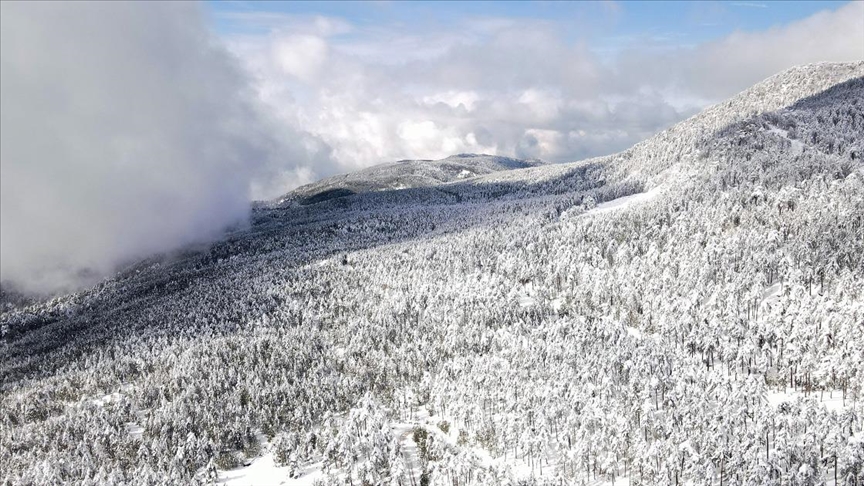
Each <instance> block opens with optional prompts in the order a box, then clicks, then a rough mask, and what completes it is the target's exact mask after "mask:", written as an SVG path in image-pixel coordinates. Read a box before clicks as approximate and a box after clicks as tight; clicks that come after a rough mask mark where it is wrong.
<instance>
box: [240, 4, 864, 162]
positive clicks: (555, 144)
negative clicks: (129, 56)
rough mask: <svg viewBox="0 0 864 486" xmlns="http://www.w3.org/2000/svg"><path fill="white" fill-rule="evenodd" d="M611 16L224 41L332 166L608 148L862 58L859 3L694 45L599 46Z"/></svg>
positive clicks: (297, 28) (668, 40)
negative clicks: (744, 93)
mask: <svg viewBox="0 0 864 486" xmlns="http://www.w3.org/2000/svg"><path fill="white" fill-rule="evenodd" d="M612 5H614V4H612ZM623 8H626V6H625V7H623ZM718 8H723V7H722V5H721V6H719V7H718ZM619 14H620V12H619V11H614V9H613V10H610V12H609V18H608V19H607V18H603V19H601V18H599V17H598V18H597V19H593V18H592V20H596V21H597V23H598V24H600V25H599V26H593V27H592V26H591V25H584V24H585V23H584V22H583V23H582V24H578V23H577V24H575V25H574V24H572V23H570V24H566V25H565V24H563V23H558V22H554V21H549V20H532V19H527V18H522V19H506V18H463V19H460V20H459V21H457V22H455V23H453V24H450V25H442V24H440V23H431V22H430V23H424V22H425V21H424V19H422V18H419V19H418V20H417V23H415V24H411V25H404V24H399V23H394V24H393V25H386V26H381V25H377V26H373V27H370V26H368V25H352V24H351V23H350V22H348V21H347V20H345V19H338V18H327V17H320V16H319V17H315V16H312V17H303V16H292V15H286V14H270V15H268V16H264V15H262V14H261V13H232V14H228V15H231V16H233V20H234V21H237V22H243V21H246V22H247V23H254V24H255V25H257V26H258V27H261V26H266V27H268V28H269V33H267V34H263V35H237V36H233V37H231V38H230V39H229V41H230V47H231V49H232V50H234V51H235V52H237V53H238V54H239V55H240V57H241V58H242V59H244V60H245V61H246V62H247V65H248V67H249V69H250V70H251V71H252V72H253V73H255V77H256V79H257V86H258V89H259V93H260V94H261V97H262V99H263V100H264V101H265V102H266V103H267V104H269V105H271V106H273V107H274V109H275V110H277V111H278V112H279V113H280V114H281V116H282V118H283V120H287V121H289V122H291V123H299V124H301V125H302V126H303V127H304V129H306V130H309V131H310V132H312V133H315V134H316V135H317V136H318V137H320V138H321V139H322V140H324V141H325V142H326V143H327V144H328V145H329V146H330V147H331V148H332V150H333V156H334V158H336V160H337V161H338V162H339V168H340V169H341V170H343V171H350V170H354V169H357V168H360V167H365V166H368V165H371V164H376V163H380V162H384V161H390V160H398V159H404V158H437V157H444V156H447V155H450V154H453V153H455V152H487V153H495V154H500V155H510V156H524V157H540V158H543V159H546V160H549V161H553V162H563V161H572V160H578V159H582V158H585V157H590V156H596V155H602V154H608V153H613V152H615V151H618V150H622V149H624V148H627V147H629V146H630V145H632V144H633V143H635V142H638V141H640V140H642V139H644V138H646V137H648V136H650V135H652V134H654V133H656V132H658V131H660V130H662V129H664V128H666V127H668V126H669V125H671V124H673V123H675V122H678V121H680V120H682V119H684V118H686V117H688V116H690V115H692V114H694V113H696V112H697V111H699V110H701V109H702V108H704V107H705V106H706V105H708V104H710V103H713V102H717V101H720V100H722V99H724V98H726V97H729V96H731V95H734V94H735V93H737V92H739V91H741V90H743V89H745V88H747V87H749V86H750V85H752V84H754V83H756V82H759V81H760V80H762V79H764V78H766V77H768V76H770V75H773V74H775V73H777V72H779V71H782V70H784V69H786V68H789V67H792V66H794V65H798V64H803V63H810V62H819V61H849V60H856V59H861V58H864V4H862V3H860V2H853V3H851V4H849V5H847V6H845V7H842V8H840V9H838V10H835V11H831V10H826V11H823V12H821V13H818V14H816V15H813V16H811V17H809V18H806V19H803V20H800V21H797V22H793V23H790V24H787V25H783V26H778V27H775V28H773V29H770V30H767V31H762V32H736V33H733V34H731V35H729V36H727V37H725V38H721V39H718V40H715V41H712V42H707V43H702V44H695V45H694V44H692V43H687V42H686V41H687V39H686V38H681V37H680V36H678V34H676V33H674V32H672V33H665V34H658V35H651V36H646V37H644V38H641V37H638V38H634V39H630V41H629V42H626V43H624V44H622V45H616V47H615V48H614V49H612V50H611V51H610V50H609V49H605V50H604V49H600V48H598V45H601V44H603V43H604V42H605V43H607V44H609V43H610V42H611V41H609V39H604V38H603V37H602V36H603V35H604V34H603V31H604V29H603V28H601V27H603V26H609V27H610V29H609V30H614V29H612V28H611V27H612V26H613V24H614V22H615V18H616V15H619ZM600 17H602V15H600ZM713 17H718V15H716V13H715V14H714V16H713ZM713 17H712V18H713ZM683 21H684V20H683V19H682V22H683ZM562 22H563V21H562ZM613 44H614V43H613ZM619 44H620V43H619ZM319 173H320V172H319ZM321 175H323V174H321Z"/></svg>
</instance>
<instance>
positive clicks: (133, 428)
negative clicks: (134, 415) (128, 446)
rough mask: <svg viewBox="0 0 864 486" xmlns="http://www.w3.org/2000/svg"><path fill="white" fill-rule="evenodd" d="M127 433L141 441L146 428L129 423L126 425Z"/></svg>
mask: <svg viewBox="0 0 864 486" xmlns="http://www.w3.org/2000/svg"><path fill="white" fill-rule="evenodd" d="M126 432H127V433H128V434H129V435H130V436H132V437H133V438H135V439H140V438H141V436H142V435H144V427H141V426H140V425H138V424H136V423H135V422H129V423H127V424H126Z"/></svg>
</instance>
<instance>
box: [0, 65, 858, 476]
mask: <svg viewBox="0 0 864 486" xmlns="http://www.w3.org/2000/svg"><path fill="white" fill-rule="evenodd" d="M862 155H864V63H854V64H821V65H811V66H804V67H801V68H796V69H793V70H790V71H787V72H785V73H780V74H778V75H777V76H774V77H772V78H769V79H768V80H766V81H765V82H763V83H761V84H759V85H756V86H754V87H753V88H752V89H750V90H748V91H745V92H744V93H742V94H740V95H739V96H736V97H734V98H732V99H731V100H730V101H729V102H725V103H721V104H718V105H716V106H714V107H711V108H709V109H707V110H706V111H705V112H703V113H702V114H700V115H697V116H695V117H693V118H692V119H690V120H687V121H685V122H682V123H681V124H678V125H676V126H675V127H672V128H670V129H669V130H667V131H665V132H663V133H661V134H659V135H658V136H656V137H653V138H652V139H649V140H647V141H645V142H642V143H640V144H638V145H636V146H635V147H633V148H631V149H629V150H627V151H625V152H623V153H621V154H616V155H613V156H609V157H602V158H598V159H592V160H588V161H583V162H578V163H573V164H566V165H548V166H546V165H544V166H540V167H528V168H516V169H512V170H503V169H511V167H512V165H517V164H519V163H521V162H519V161H513V162H512V163H511V162H506V161H502V160H499V159H494V158H489V159H483V160H482V161H481V162H482V163H480V164H474V163H473V162H474V161H473V158H464V157H463V158H457V159H455V160H456V161H458V162H455V163H453V160H452V159H444V160H442V161H437V162H435V163H433V164H430V163H428V162H420V161H414V162H409V163H403V164H402V165H400V164H398V163H397V164H395V165H391V166H387V167H385V168H381V167H379V168H374V169H372V170H370V171H368V172H365V173H363V174H357V175H354V176H345V177H344V178H340V179H332V180H330V181H329V182H327V181H322V183H319V184H318V185H314V186H312V187H307V188H303V189H300V190H298V191H297V192H296V193H295V196H292V197H296V199H292V200H290V201H286V202H285V203H284V204H273V205H268V206H262V207H258V208H256V209H255V210H254V212H253V216H252V224H251V227H250V228H248V229H245V230H242V231H236V232H234V233H232V234H230V235H228V236H227V237H226V238H225V240H224V241H221V242H219V243H217V244H214V245H212V246H211V247H209V248H207V249H205V250H200V249H199V250H193V249H190V250H189V251H188V252H185V253H183V254H180V255H171V256H165V257H164V258H154V259H151V260H148V261H144V262H141V263H139V264H138V265H136V266H135V267H133V268H130V269H128V270H127V271H125V272H124V273H122V274H120V275H118V276H117V277H115V278H113V279H110V280H107V281H105V282H103V283H101V284H99V285H97V286H96V287H94V288H92V289H90V290H87V291H84V292H80V293H76V294H71V295H66V296H61V297H58V298H55V299H53V300H51V301H50V302H41V303H33V304H28V303H27V302H26V301H23V302H19V303H16V304H15V305H9V306H7V307H6V308H5V309H4V311H3V314H2V318H0V319H2V321H0V324H2V334H3V344H2V347H0V481H8V482H9V483H11V484H62V483H76V484H112V483H113V484H128V483H135V484H154V485H155V484H213V483H216V484H231V485H249V484H254V485H266V484H284V485H313V484H317V485H331V484H354V485H361V484H366V485H385V484H386V485H401V486H408V485H411V486H417V485H426V484H428V485H448V486H450V485H454V484H459V485H583V484H592V485H601V484H610V485H611V484H630V485H655V484H692V485H716V484H724V485H726V484H741V485H754V486H755V485H778V486H779V485H789V484H792V485H819V484H831V485H833V484H843V485H856V484H862V483H864V327H862V326H864V290H862V289H864V157H862ZM469 159H472V160H469ZM447 161H451V162H447ZM451 163H452V168H451ZM508 164H511V165H508ZM445 166H446V167H445ZM403 167H404V170H405V171H406V173H408V174H411V175H410V177H409V176H408V175H406V176H405V178H406V179H405V182H400V180H402V179H400V177H402V176H400V175H398V174H400V173H401V172H400V171H401V170H402V169H403ZM464 167H472V168H471V169H466V168H464ZM493 169H494V171H493ZM462 170H470V171H472V172H473V173H474V174H476V176H475V177H466V178H464V179H463V178H461V176H460V174H462V172H461V171H462ZM484 171H487V172H484ZM415 176H416V179H414V177H415ZM352 184H353V185H352ZM399 184H402V185H403V186H404V188H401V189H400V190H388V188H391V189H392V188H395V187H398V185H399ZM339 188H344V189H347V190H350V191H352V193H353V194H352V195H351V196H350V197H321V198H318V199H317V200H313V201H305V202H306V204H300V203H299V202H298V203H296V204H295V202H297V201H299V200H300V199H299V198H301V197H302V198H310V197H315V195H318V194H322V193H325V194H326V192H327V191H331V190H334V189H339ZM346 194H347V193H346ZM297 195H300V196H297Z"/></svg>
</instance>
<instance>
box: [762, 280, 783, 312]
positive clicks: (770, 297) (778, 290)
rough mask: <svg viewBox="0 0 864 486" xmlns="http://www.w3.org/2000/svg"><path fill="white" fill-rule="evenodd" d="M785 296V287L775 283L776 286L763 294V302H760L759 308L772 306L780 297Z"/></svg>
mask: <svg viewBox="0 0 864 486" xmlns="http://www.w3.org/2000/svg"><path fill="white" fill-rule="evenodd" d="M782 294H783V285H782V284H781V283H779V282H778V283H775V284H774V285H771V286H769V287H768V288H766V289H765V291H763V292H762V300H761V301H759V306H760V307H761V306H763V305H765V304H772V303H774V302H776V301H777V300H778V299H779V298H780V295H782Z"/></svg>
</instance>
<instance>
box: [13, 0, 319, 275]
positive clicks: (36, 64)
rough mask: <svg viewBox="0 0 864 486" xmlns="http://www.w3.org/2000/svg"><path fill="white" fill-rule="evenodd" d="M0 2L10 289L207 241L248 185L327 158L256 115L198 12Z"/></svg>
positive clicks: (306, 139) (308, 140)
mask: <svg viewBox="0 0 864 486" xmlns="http://www.w3.org/2000/svg"><path fill="white" fill-rule="evenodd" d="M0 8H2V15H0V23H2V24H0V25H2V27H0V63H2V69H0V77H2V83H0V89H2V104H0V116H2V123H0V133H2V135H0V139H2V143H0V162H2V163H0V171H2V176H0V184H2V185H0V189H2V190H0V211H2V213H0V214H2V218H0V238H2V240H0V243H2V244H0V252H2V254H0V257H2V258H0V271H2V280H3V283H4V284H9V283H13V284H15V285H16V286H18V287H20V288H22V289H24V290H31V291H56V290H59V289H63V288H69V287H73V286H76V285H80V284H82V283H87V282H92V281H93V280H94V279H96V278H99V277H102V276H104V275H106V274H108V273H110V272H111V271H113V270H115V269H116V268H117V266H118V265H122V264H123V263H125V262H131V261H134V260H135V259H138V258H140V257H142V256H146V255H148V254H151V253H154V252H160V251H168V250H172V249H174V248H177V247H178V246H180V245H183V244H187V243H190V242H199V241H206V240H208V239H210V238H213V237H217V236H218V235H219V234H220V232H221V231H222V230H223V229H224V228H225V227H226V226H229V225H232V224H237V223H242V222H243V221H244V220H245V218H246V217H247V214H248V205H249V197H250V191H259V192H260V191H267V190H268V189H267V187H266V186H267V185H268V184H267V181H268V180H271V179H273V178H277V177H283V176H284V175H285V174H289V175H292V177H295V176H296V177H302V174H303V170H304V169H302V166H304V165H305V166H310V165H313V164H318V165H319V166H320V165H323V164H325V163H326V160H327V155H328V149H327V147H326V146H324V145H323V144H320V142H319V141H316V139H315V138H314V137H313V136H309V135H304V134H302V133H300V132H298V131H297V130H295V129H292V128H290V127H286V126H285V125H284V124H282V123H281V122H280V123H278V124H277V123H276V122H275V121H274V120H271V119H270V118H268V117H266V116H264V115H263V114H262V113H261V112H260V111H259V107H258V106H257V103H258V102H257V101H255V95H254V92H253V91H252V90H251V89H250V88H249V82H248V81H247V79H246V77H245V75H244V74H243V72H242V69H240V68H239V67H238V66H237V64H236V61H235V60H234V59H233V58H232V57H231V56H230V55H229V54H228V52H227V51H226V50H224V48H222V47H221V46H219V44H218V42H217V41H216V40H215V39H213V38H212V37H211V34H210V33H209V32H208V30H207V28H206V27H205V25H204V23H203V20H202V13H201V12H200V11H199V8H200V7H199V6H198V5H195V4H186V3H169V2H155V3H133V2H128V3H121V2H116V3H114V2H106V3H100V2H93V3H49V2H2V7H0ZM310 144H311V145H312V146H311V147H310ZM315 144H318V145H317V146H316V145H315ZM310 149H311V150H310ZM316 154H317V155H316ZM315 157H317V160H319V162H315V160H316V159H315ZM270 190H271V191H272V188H270ZM279 190H280V192H281V191H282V190H284V187H283V188H280V189H279ZM269 195H272V192H270V194H269Z"/></svg>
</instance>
